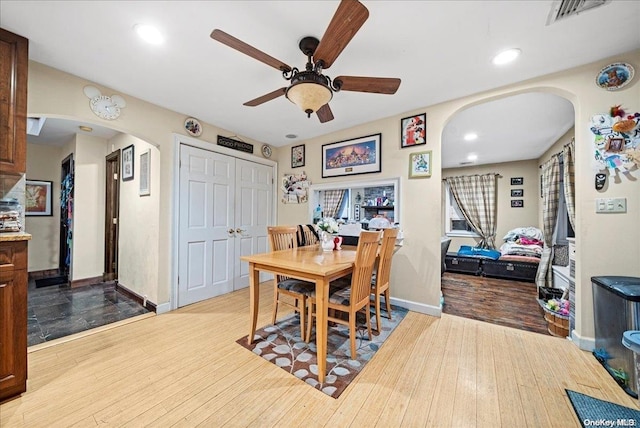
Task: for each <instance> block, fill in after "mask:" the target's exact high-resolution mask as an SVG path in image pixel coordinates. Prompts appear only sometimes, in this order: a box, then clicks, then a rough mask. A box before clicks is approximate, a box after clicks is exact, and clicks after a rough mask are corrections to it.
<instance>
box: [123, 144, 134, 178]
mask: <svg viewBox="0 0 640 428" xmlns="http://www.w3.org/2000/svg"><path fill="white" fill-rule="evenodd" d="M133 148H134V147H133V144H132V145H130V146H128V147H125V148H124V149H122V181H129V180H133Z"/></svg>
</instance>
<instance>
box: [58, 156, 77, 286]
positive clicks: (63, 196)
mask: <svg viewBox="0 0 640 428" xmlns="http://www.w3.org/2000/svg"><path fill="white" fill-rule="evenodd" d="M73 168H74V165H73V154H70V155H69V156H67V157H66V158H64V159H63V160H62V166H61V171H60V252H59V253H58V254H59V260H58V265H59V268H58V269H59V271H60V275H62V276H64V277H66V278H67V280H68V278H71V266H72V264H71V261H72V258H73V254H72V248H73V245H72V244H73V192H74V170H73ZM65 282H66V281H65Z"/></svg>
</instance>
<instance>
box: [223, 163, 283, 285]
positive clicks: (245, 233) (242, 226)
mask: <svg viewBox="0 0 640 428" xmlns="http://www.w3.org/2000/svg"><path fill="white" fill-rule="evenodd" d="M272 203H273V168H272V167H270V166H267V165H262V164H259V163H255V162H249V161H246V160H243V159H237V160H236V203H235V225H236V245H235V257H234V260H235V272H236V274H235V278H234V279H235V280H234V287H233V288H234V290H237V289H240V288H244V287H248V286H249V264H248V263H247V262H243V261H241V260H240V257H241V256H244V255H250V254H256V253H264V252H266V251H269V243H268V239H267V226H269V225H272V224H273V222H272V218H271V217H272V215H271V213H272V211H273V210H272V208H273V207H272ZM268 278H269V276H268V275H266V274H261V276H260V280H261V281H265V280H266V279H268Z"/></svg>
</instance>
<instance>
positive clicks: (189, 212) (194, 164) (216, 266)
mask: <svg viewBox="0 0 640 428" xmlns="http://www.w3.org/2000/svg"><path fill="white" fill-rule="evenodd" d="M235 161H236V159H235V158H234V157H231V156H226V155H222V154H218V153H214V152H211V151H207V150H203V149H198V148H195V147H190V146H185V145H182V146H181V149H180V163H181V165H180V196H179V198H180V212H179V215H180V228H179V235H180V236H179V243H178V245H179V248H178V266H179V267H178V269H179V272H178V275H179V277H178V278H179V279H178V281H179V283H178V306H179V307H180V306H185V305H188V304H190V303H195V302H198V301H201V300H204V299H208V298H211V297H214V296H218V295H220V294H224V293H228V292H230V291H232V290H233V287H234V264H235V262H234V260H233V259H234V255H235V248H234V245H235V241H236V240H235V225H234V197H235V178H236V171H235V166H236V162H235Z"/></svg>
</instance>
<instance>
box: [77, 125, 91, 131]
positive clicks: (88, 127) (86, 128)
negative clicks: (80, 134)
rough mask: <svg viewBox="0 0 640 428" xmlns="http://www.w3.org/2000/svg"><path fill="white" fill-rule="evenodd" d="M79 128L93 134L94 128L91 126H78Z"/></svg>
mask: <svg viewBox="0 0 640 428" xmlns="http://www.w3.org/2000/svg"><path fill="white" fill-rule="evenodd" d="M78 128H80V130H81V131H84V132H93V128H92V127H90V126H84V125H80V126H78Z"/></svg>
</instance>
